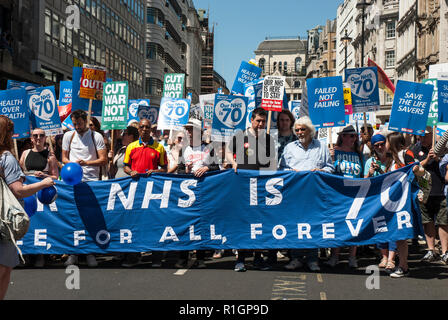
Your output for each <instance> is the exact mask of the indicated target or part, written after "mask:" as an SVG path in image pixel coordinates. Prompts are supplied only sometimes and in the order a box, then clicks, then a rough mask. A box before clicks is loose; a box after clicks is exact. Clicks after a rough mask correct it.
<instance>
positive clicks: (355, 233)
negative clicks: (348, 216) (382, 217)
mask: <svg viewBox="0 0 448 320" xmlns="http://www.w3.org/2000/svg"><path fill="white" fill-rule="evenodd" d="M363 221H364V219H359V221H358V223H357V224H356V228H353V224H352V222H351V221H350V220H345V223H347V226H348V228H349V229H350V233H351V234H352V236H353V237H357V236H358V235H359V231H361V225H362V222H363Z"/></svg>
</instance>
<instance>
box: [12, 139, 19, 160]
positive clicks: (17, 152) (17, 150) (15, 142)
mask: <svg viewBox="0 0 448 320" xmlns="http://www.w3.org/2000/svg"><path fill="white" fill-rule="evenodd" d="M13 141H14V153H15V156H16V159H17V161H19V148H18V147H17V140H16V139H13Z"/></svg>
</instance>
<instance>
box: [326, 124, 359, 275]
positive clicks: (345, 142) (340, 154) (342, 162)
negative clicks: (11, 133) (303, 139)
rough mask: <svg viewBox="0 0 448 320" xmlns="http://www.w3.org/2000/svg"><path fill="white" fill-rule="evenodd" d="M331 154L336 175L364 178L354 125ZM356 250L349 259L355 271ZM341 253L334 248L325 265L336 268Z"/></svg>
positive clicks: (353, 249)
mask: <svg viewBox="0 0 448 320" xmlns="http://www.w3.org/2000/svg"><path fill="white" fill-rule="evenodd" d="M330 153H332V156H333V159H334V167H335V172H334V173H335V174H337V175H340V176H343V177H345V178H363V177H364V170H363V166H364V158H363V155H362V153H361V150H360V143H359V136H358V132H356V130H355V128H354V127H353V126H352V125H349V126H347V127H345V128H344V129H343V130H342V131H341V132H339V133H338V140H337V141H336V145H335V147H334V150H330ZM356 249H357V247H356V246H351V247H350V250H349V258H348V265H349V267H350V268H354V269H356V268H358V262H357V259H356ZM340 251H341V248H332V249H331V257H330V259H329V260H328V261H327V262H326V263H325V264H326V265H328V266H330V267H334V266H336V264H337V263H338V262H339V253H340Z"/></svg>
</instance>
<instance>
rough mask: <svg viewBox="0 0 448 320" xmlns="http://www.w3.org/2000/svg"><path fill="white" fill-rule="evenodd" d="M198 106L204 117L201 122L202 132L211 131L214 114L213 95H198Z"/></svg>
mask: <svg viewBox="0 0 448 320" xmlns="http://www.w3.org/2000/svg"><path fill="white" fill-rule="evenodd" d="M199 104H200V105H201V108H202V113H203V115H204V119H203V122H202V125H203V128H204V130H212V125H213V113H214V112H215V94H204V95H200V96H199Z"/></svg>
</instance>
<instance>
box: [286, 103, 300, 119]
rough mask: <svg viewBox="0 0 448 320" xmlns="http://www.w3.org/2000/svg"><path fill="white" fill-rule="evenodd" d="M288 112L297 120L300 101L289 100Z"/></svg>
mask: <svg viewBox="0 0 448 320" xmlns="http://www.w3.org/2000/svg"><path fill="white" fill-rule="evenodd" d="M288 105H289V111H291V113H292V114H293V115H294V118H295V119H296V120H297V119H299V117H300V107H301V105H302V101H300V100H291V101H289V103H288Z"/></svg>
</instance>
